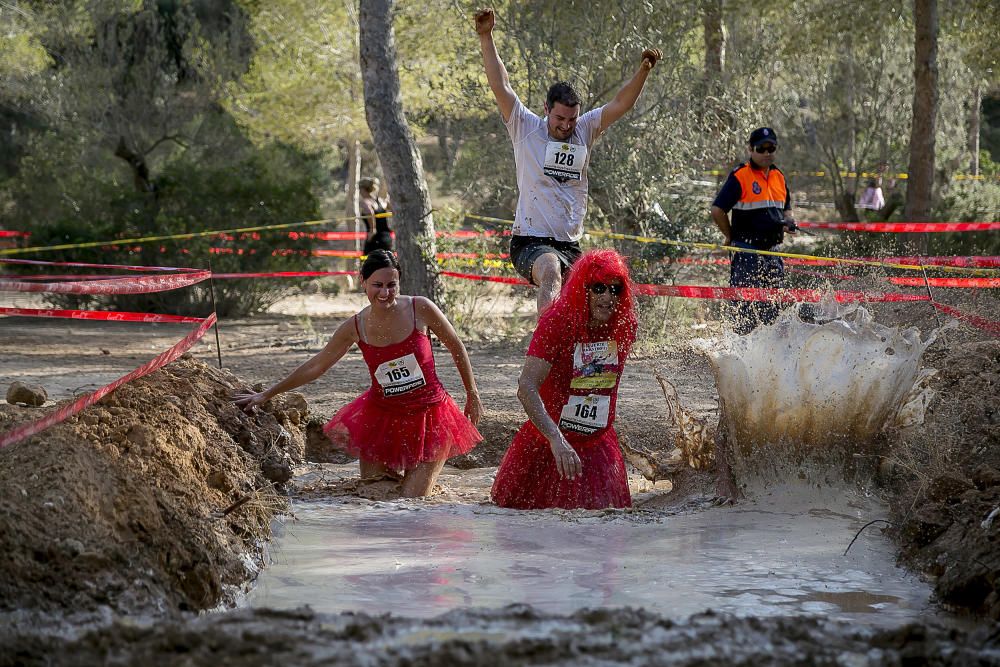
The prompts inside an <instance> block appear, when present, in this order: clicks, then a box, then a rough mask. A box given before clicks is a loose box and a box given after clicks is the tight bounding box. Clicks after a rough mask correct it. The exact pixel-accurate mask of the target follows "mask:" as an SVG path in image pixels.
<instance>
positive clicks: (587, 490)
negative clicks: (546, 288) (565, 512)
mask: <svg viewBox="0 0 1000 667" xmlns="http://www.w3.org/2000/svg"><path fill="white" fill-rule="evenodd" d="M637 329H638V317H637V316H636V311H635V301H634V298H633V294H632V281H631V279H630V277H629V270H628V265H627V264H626V262H625V258H624V257H622V256H621V255H619V254H618V253H617V252H615V251H614V250H591V251H588V252H586V253H584V254H583V255H582V256H581V257H580V259H578V260H577V261H576V263H575V264H573V267H572V268H571V269H570V272H569V275H568V277H567V279H566V284H565V285H564V286H563V288H562V292H561V294H560V295H559V298H558V299H556V300H555V301H554V302H552V305H551V306H549V308H548V309H547V310H545V311H544V312H543V313H542V316H541V317H540V318H539V321H538V326H537V327H536V328H535V333H534V336H533V337H532V339H531V344H530V345H529V346H528V355H527V358H526V359H525V362H524V368H523V369H522V370H521V377H520V379H519V380H518V389H517V396H518V398H519V399H520V400H521V404H522V405H524V410H525V412H526V413H527V414H528V418H529V421H527V422H525V424H524V426H522V427H521V429H520V430H519V431H518V432H517V435H515V436H514V442H513V443H512V444H511V446H510V448H509V449H508V450H507V453H506V454H505V455H504V458H503V461H501V463H500V469H499V470H498V471H497V476H496V480H495V481H494V482H493V491H492V497H493V502H495V503H496V504H497V505H500V506H502V507H513V508H516V509H543V508H547V507H561V508H564V509H575V508H584V509H601V508H605V507H630V506H631V505H632V497H631V496H630V495H629V490H628V480H627V478H626V474H625V463H624V461H623V460H622V455H621V449H620V448H619V446H618V435H617V434H616V433H615V430H614V427H613V424H614V421H615V406H616V403H617V400H618V383H619V381H620V380H621V374H622V369H623V368H624V365H625V359H626V357H628V354H629V351H630V350H631V349H632V344H633V343H634V342H635V337H636V331H637Z"/></svg>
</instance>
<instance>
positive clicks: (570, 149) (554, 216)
mask: <svg viewBox="0 0 1000 667" xmlns="http://www.w3.org/2000/svg"><path fill="white" fill-rule="evenodd" d="M603 110H604V107H603V106H602V107H598V108H597V109H593V110H591V111H588V112H587V113H585V114H583V115H582V116H580V118H579V119H578V120H577V121H576V128H575V129H574V130H573V136H572V137H570V138H569V139H568V140H567V141H565V142H562V141H557V140H555V139H552V138H551V137H550V136H549V131H548V126H547V124H546V123H547V121H546V119H545V118H541V117H539V116H536V115H535V114H533V113H532V112H531V111H529V110H528V108H527V107H526V106H524V104H523V103H522V102H521V100H520V99H519V98H518V99H516V100H515V103H514V109H513V110H512V111H511V112H510V118H509V119H508V120H507V122H506V123H505V125H506V127H507V132H508V133H509V134H510V140H511V143H513V144H514V163H515V164H516V165H517V189H518V197H517V213H516V214H515V215H514V234H515V235H517V236H547V237H551V238H554V239H558V240H560V241H578V240H579V239H580V237H582V236H583V218H584V216H586V215H587V187H588V186H587V167H588V166H589V164H590V147H591V146H593V145H594V142H595V141H597V137H598V136H599V135H600V130H601V112H602V111H603ZM548 174H554V175H548Z"/></svg>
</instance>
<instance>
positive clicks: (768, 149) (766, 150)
mask: <svg viewBox="0 0 1000 667" xmlns="http://www.w3.org/2000/svg"><path fill="white" fill-rule="evenodd" d="M776 150H778V147H777V146H775V145H774V144H768V145H767V146H754V151H756V152H758V153H773V152H774V151H776Z"/></svg>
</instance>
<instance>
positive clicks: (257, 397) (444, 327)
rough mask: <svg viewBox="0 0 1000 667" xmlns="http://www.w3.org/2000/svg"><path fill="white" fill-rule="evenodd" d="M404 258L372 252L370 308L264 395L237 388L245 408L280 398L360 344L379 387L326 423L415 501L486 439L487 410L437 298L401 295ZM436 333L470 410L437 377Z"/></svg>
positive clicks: (365, 275) (333, 436) (365, 269)
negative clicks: (482, 426) (454, 459)
mask: <svg viewBox="0 0 1000 667" xmlns="http://www.w3.org/2000/svg"><path fill="white" fill-rule="evenodd" d="M399 281H400V273H399V262H398V261H397V259H396V256H395V255H394V254H392V253H391V252H389V251H387V250H373V251H372V252H371V253H370V254H369V255H368V257H367V259H365V261H364V263H363V264H362V266H361V285H362V287H364V290H365V294H366V295H367V296H368V302H369V305H368V306H367V307H365V308H364V309H363V310H361V312H359V313H358V314H356V315H354V316H353V317H351V318H349V319H347V320H345V321H344V322H343V323H342V324H341V325H340V326H339V327H338V328H337V331H336V332H334V334H333V337H332V338H330V342H328V343H327V344H326V347H324V348H323V349H322V350H321V351H320V352H319V353H318V354H317V355H316V356H314V357H313V358H312V359H310V360H309V361H307V362H305V363H304V364H302V365H301V366H299V367H298V368H296V369H295V370H294V371H292V373H291V374H290V375H288V377H286V378H285V379H284V380H281V381H280V382H278V383H277V384H275V385H274V386H272V387H271V388H269V389H267V390H265V391H261V392H252V391H242V392H238V393H237V394H236V395H235V396H234V398H233V400H234V402H235V403H236V405H238V406H240V407H241V408H243V409H244V411H246V412H250V413H252V412H253V411H254V410H256V408H257V407H258V406H260V405H263V404H264V403H265V402H267V401H269V400H270V399H272V398H274V397H275V396H277V395H278V394H280V393H282V392H286V391H291V390H292V389H295V388H296V387H300V386H302V385H304V384H306V383H309V382H312V381H313V380H315V379H317V378H319V377H320V376H321V375H323V373H325V372H326V371H328V370H329V369H330V368H331V367H332V366H333V365H334V364H336V363H337V362H338V361H339V360H340V359H341V358H342V357H343V356H344V354H346V353H347V351H348V350H349V349H350V348H351V346H352V345H354V344H355V343H357V345H358V347H359V348H361V354H362V355H363V357H364V360H365V363H366V364H367V365H368V371H369V374H370V375H371V387H369V388H368V390H367V391H365V392H364V393H363V394H362V395H361V396H359V397H358V398H356V399H355V400H354V401H352V402H351V403H349V404H348V405H346V406H344V407H343V408H341V409H340V410H339V411H338V412H337V414H335V415H334V416H333V419H331V420H330V421H329V423H327V424H326V426H324V427H323V431H324V433H326V435H327V437H329V438H330V440H331V441H333V443H334V444H335V445H338V446H339V447H341V448H342V449H344V450H345V451H347V452H348V453H349V454H351V455H353V456H357V457H359V459H360V465H361V477H362V479H373V478H379V477H383V476H388V477H393V478H397V479H399V478H401V492H402V495H404V496H406V497H415V496H425V495H427V494H428V493H430V491H431V489H432V488H433V487H434V482H435V480H436V479H437V476H438V474H439V473H440V472H441V468H443V467H444V463H445V460H446V459H448V458H449V457H451V456H456V455H458V454H464V453H466V452H468V451H469V450H471V449H472V448H473V447H474V446H475V445H476V443H477V442H479V441H480V440H482V439H483V437H482V436H481V435H480V434H479V431H478V430H476V425H477V424H478V423H479V418H480V416H481V415H482V413H483V406H482V403H481V402H480V400H479V392H478V390H477V388H476V380H475V377H474V376H473V373H472V364H471V363H470V362H469V355H468V353H467V352H466V350H465V346H464V345H463V344H462V341H461V340H459V338H458V335H457V334H456V333H455V329H454V327H452V325H451V323H450V322H449V321H448V318H446V317H445V316H444V314H443V313H442V312H441V311H440V310H439V309H438V307H437V306H436V305H434V303H433V302H431V301H430V300H428V299H425V298H424V297H420V296H404V295H401V294H400V293H399ZM428 331H430V332H433V333H434V335H435V336H437V337H438V339H440V340H441V342H442V343H444V346H445V347H446V348H448V351H449V352H451V356H452V358H453V359H454V360H455V366H456V367H457V368H458V372H459V375H461V377H462V383H463V384H464V385H465V411H464V414H463V411H462V410H460V409H459V408H458V406H457V405H456V404H455V401H454V400H453V399H452V397H451V396H449V395H448V392H447V391H445V389H444V387H443V386H442V385H441V382H440V381H439V380H438V378H437V373H436V371H435V367H434V354H433V352H432V350H431V341H430V337H429V336H428Z"/></svg>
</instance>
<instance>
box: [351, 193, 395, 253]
mask: <svg viewBox="0 0 1000 667" xmlns="http://www.w3.org/2000/svg"><path fill="white" fill-rule="evenodd" d="M358 189H359V190H360V193H361V201H360V202H358V204H359V208H360V210H361V219H362V220H364V221H365V230H366V232H367V237H366V238H365V247H364V254H365V255H368V254H369V253H371V252H372V251H373V250H390V251H391V250H392V229H391V228H390V227H389V217H388V216H387V215H385V213H388V210H389V209H388V205H387V203H385V202H383V201H382V200H381V199H379V198H378V189H379V181H378V179H377V178H362V179H361V180H360V181H359V182H358Z"/></svg>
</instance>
